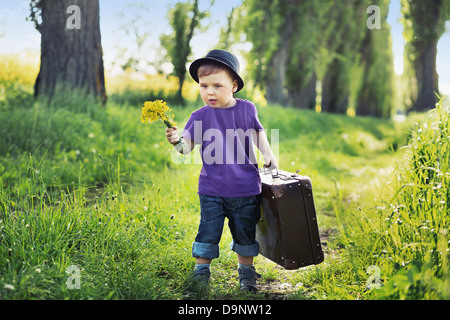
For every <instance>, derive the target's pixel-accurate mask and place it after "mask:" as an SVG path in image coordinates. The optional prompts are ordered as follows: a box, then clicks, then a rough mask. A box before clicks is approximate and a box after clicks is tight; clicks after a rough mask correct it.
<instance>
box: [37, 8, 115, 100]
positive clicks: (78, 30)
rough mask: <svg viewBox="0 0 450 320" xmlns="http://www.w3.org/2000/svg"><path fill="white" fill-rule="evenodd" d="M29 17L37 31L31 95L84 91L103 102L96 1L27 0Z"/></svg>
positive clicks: (103, 86)
mask: <svg viewBox="0 0 450 320" xmlns="http://www.w3.org/2000/svg"><path fill="white" fill-rule="evenodd" d="M30 9H31V13H30V18H31V20H32V21H34V23H35V27H36V29H37V30H38V31H39V32H40V34H41V66H40V71H39V74H38V77H37V79H36V83H35V95H36V96H46V97H49V98H51V97H53V95H54V94H55V91H57V90H60V89H64V90H65V89H69V90H85V91H86V93H87V94H92V95H95V96H96V97H98V98H99V100H100V101H101V102H102V103H103V104H104V103H105V102H106V92H105V78H104V69H103V53H102V45H101V36H100V16H99V1H98V0H58V1H52V0H31V2H30Z"/></svg>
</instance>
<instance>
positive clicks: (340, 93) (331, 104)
mask: <svg viewBox="0 0 450 320" xmlns="http://www.w3.org/2000/svg"><path fill="white" fill-rule="evenodd" d="M345 68H346V67H345V63H344V62H343V61H342V59H339V58H335V59H333V61H332V62H331V64H330V65H329V66H328V70H327V72H326V74H325V77H324V79H323V81H322V111H323V112H329V113H343V114H345V113H347V108H348V98H349V88H348V83H347V81H346V78H345V75H346V73H345V72H346V70H345ZM343 75H344V76H343Z"/></svg>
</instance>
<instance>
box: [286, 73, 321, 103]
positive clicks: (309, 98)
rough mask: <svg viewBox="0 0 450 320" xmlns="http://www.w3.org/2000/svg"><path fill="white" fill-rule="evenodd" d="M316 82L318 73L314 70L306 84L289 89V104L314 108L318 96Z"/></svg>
mask: <svg viewBox="0 0 450 320" xmlns="http://www.w3.org/2000/svg"><path fill="white" fill-rule="evenodd" d="M299 70H302V69H299ZM316 84H317V75H316V73H315V72H313V73H312V75H311V76H310V77H309V80H308V82H307V83H306V84H305V85H303V86H301V85H300V87H299V88H297V89H293V88H292V89H290V90H289V104H290V105H292V106H294V107H297V108H300V109H309V110H314V109H315V108H316V96H317V90H316Z"/></svg>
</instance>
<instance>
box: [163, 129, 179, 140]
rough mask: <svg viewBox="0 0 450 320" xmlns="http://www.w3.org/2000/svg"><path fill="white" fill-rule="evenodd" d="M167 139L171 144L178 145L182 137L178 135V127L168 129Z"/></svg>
mask: <svg viewBox="0 0 450 320" xmlns="http://www.w3.org/2000/svg"><path fill="white" fill-rule="evenodd" d="M166 138H167V141H169V143H170V144H176V143H177V142H178V141H180V136H179V135H178V129H177V127H173V128H167V129H166Z"/></svg>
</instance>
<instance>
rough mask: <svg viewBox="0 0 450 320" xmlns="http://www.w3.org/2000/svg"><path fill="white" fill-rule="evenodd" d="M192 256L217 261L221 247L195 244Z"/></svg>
mask: <svg viewBox="0 0 450 320" xmlns="http://www.w3.org/2000/svg"><path fill="white" fill-rule="evenodd" d="M192 256H193V257H194V258H205V259H209V260H212V259H215V258H218V257H219V246H218V245H217V244H208V243H201V242H194V243H193V244H192Z"/></svg>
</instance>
